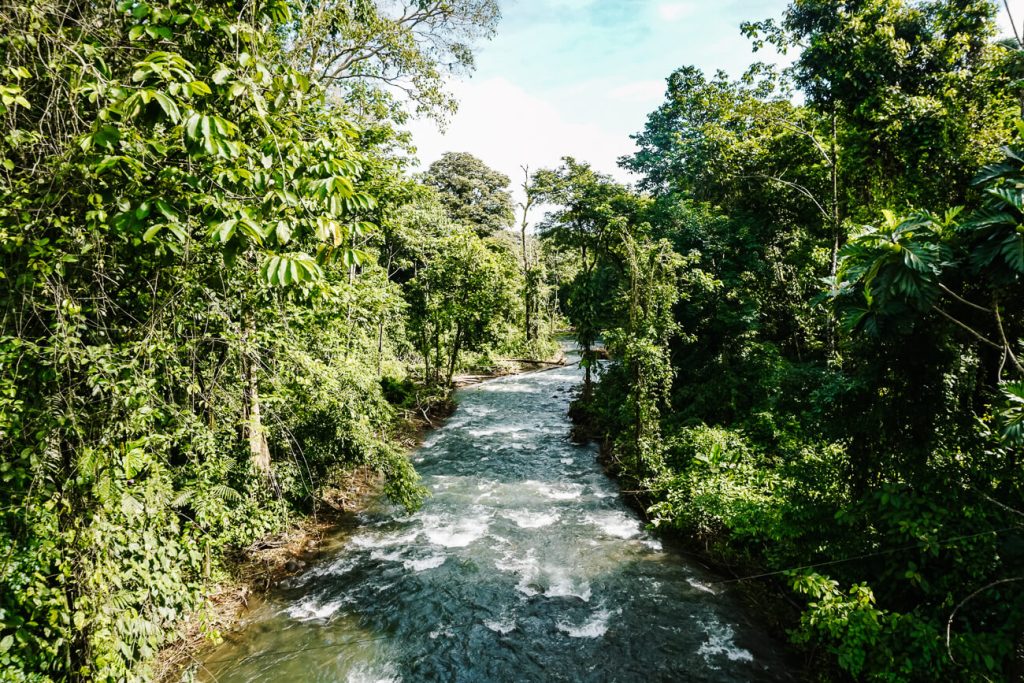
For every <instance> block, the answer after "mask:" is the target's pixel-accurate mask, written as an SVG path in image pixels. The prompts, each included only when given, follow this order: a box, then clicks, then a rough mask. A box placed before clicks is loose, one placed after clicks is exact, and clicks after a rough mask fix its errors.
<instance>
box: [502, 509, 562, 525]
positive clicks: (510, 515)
mask: <svg viewBox="0 0 1024 683" xmlns="http://www.w3.org/2000/svg"><path fill="white" fill-rule="evenodd" d="M501 516H502V517H504V518H505V519H509V520H512V521H513V522H515V523H516V526H518V527H519V528H521V529H539V528H541V527H545V526H551V525H552V524H554V523H555V522H557V521H558V518H559V516H560V515H559V514H558V511H556V510H548V511H546V512H529V511H527V510H510V511H506V512H502V513H501Z"/></svg>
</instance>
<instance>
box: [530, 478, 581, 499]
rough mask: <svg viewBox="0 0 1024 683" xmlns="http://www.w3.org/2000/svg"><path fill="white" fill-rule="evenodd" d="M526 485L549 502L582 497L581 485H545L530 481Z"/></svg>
mask: <svg viewBox="0 0 1024 683" xmlns="http://www.w3.org/2000/svg"><path fill="white" fill-rule="evenodd" d="M526 483H527V485H529V486H530V487H531V488H534V489H536V490H537V492H538V493H540V494H541V495H542V496H544V497H545V498H550V499H551V500H578V499H579V498H580V497H582V496H583V484H572V483H566V484H545V483H544V482H540V481H532V480H531V481H528V482H526Z"/></svg>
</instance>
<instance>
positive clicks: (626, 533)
mask: <svg viewBox="0 0 1024 683" xmlns="http://www.w3.org/2000/svg"><path fill="white" fill-rule="evenodd" d="M583 519H584V520H585V521H587V522H588V523H590V524H593V525H594V526H596V527H597V528H599V529H600V530H601V531H602V532H603V533H604V534H606V535H608V536H614V537H615V538H634V537H636V536H639V535H640V533H641V531H642V529H641V528H640V522H639V521H637V520H636V519H635V518H633V517H630V516H629V515H628V514H626V513H625V512H622V511H621V510H613V511H610V512H595V513H591V514H588V515H586V516H585V517H584V518H583Z"/></svg>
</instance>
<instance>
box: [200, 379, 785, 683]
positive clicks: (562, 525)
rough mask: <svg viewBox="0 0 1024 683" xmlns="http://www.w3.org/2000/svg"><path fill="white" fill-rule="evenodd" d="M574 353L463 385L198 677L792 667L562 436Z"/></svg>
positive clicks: (458, 676) (424, 676)
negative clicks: (311, 559)
mask: <svg viewBox="0 0 1024 683" xmlns="http://www.w3.org/2000/svg"><path fill="white" fill-rule="evenodd" d="M581 377H582V371H581V370H580V369H579V368H578V367H575V366H574V365H570V366H567V367H563V368H556V369H554V370H553V371H551V372H541V373H533V374H525V375H520V376H516V377H509V378H504V379H499V380H497V381H494V382H486V383H483V384H480V385H477V386H471V387H468V388H466V389H464V390H463V392H462V394H461V395H460V400H459V409H458V411H457V412H456V413H455V414H454V415H453V416H452V418H451V419H450V420H449V421H448V422H447V423H446V425H445V426H443V427H442V428H440V429H438V430H436V431H434V432H432V433H431V434H430V436H429V438H428V439H427V441H426V443H425V444H424V445H423V446H422V447H421V449H420V450H419V451H417V453H416V454H415V456H414V461H415V462H416V466H417V470H418V471H419V472H420V473H421V475H422V477H423V483H424V485H425V486H426V487H427V488H428V489H429V490H430V492H431V496H430V497H429V498H428V499H427V501H426V502H425V504H424V506H423V507H422V508H421V509H420V510H418V511H416V512H415V513H408V512H405V511H403V510H401V509H398V508H394V507H392V506H389V505H386V504H384V505H375V506H373V508H372V509H370V510H368V511H367V512H365V513H363V514H361V515H360V519H361V525H360V527H359V529H358V530H357V531H356V532H355V533H354V534H353V535H352V536H351V537H350V538H349V539H348V542H346V543H344V544H342V545H341V547H338V548H336V549H335V551H334V552H332V553H330V554H325V556H324V557H322V558H321V560H320V561H318V562H317V563H316V564H315V565H314V566H311V567H310V568H309V569H308V570H307V571H306V572H304V573H302V574H301V575H299V576H297V577H294V578H293V579H290V580H289V581H287V582H286V583H285V584H284V585H282V586H281V588H280V590H277V591H274V592H273V594H272V595H271V596H269V598H268V600H267V601H266V602H265V603H263V604H261V605H259V606H258V607H256V608H255V609H254V610H253V611H250V612H249V614H248V616H247V618H246V623H245V625H244V629H242V630H239V631H236V632H233V633H231V634H230V635H229V636H228V637H226V638H225V643H224V644H223V645H222V646H220V647H218V648H216V649H215V650H213V651H210V652H208V653H207V654H206V655H205V657H204V659H203V664H204V666H205V667H207V669H208V671H206V672H201V675H200V678H201V679H203V680H211V681H212V680H218V681H221V682H222V683H231V682H232V681H246V682H253V681H278V680H289V681H293V682H298V681H321V680H323V681H328V680H347V679H351V678H353V677H356V678H359V679H360V680H494V681H504V680H513V678H512V677H515V678H514V679H515V680H595V681H596V680H607V678H608V677H609V676H614V677H615V678H616V680H624V681H627V680H649V679H650V677H651V676H653V677H654V678H655V679H659V680H675V679H678V678H680V677H688V678H689V679H694V677H696V679H699V680H708V681H736V680H790V677H789V676H788V674H787V673H786V670H785V667H784V666H783V665H781V663H780V662H779V661H778V660H777V657H776V654H775V653H776V652H777V651H778V649H779V648H778V646H777V644H776V643H775V642H774V638H773V636H771V635H770V633H769V632H767V631H765V630H764V629H762V628H761V627H759V626H758V625H757V620H756V619H755V618H752V616H751V615H750V614H748V613H747V612H746V611H745V610H744V609H742V608H741V607H740V606H739V605H738V604H737V603H736V601H735V599H734V597H733V596H732V595H731V592H732V591H731V590H729V589H727V588H726V589H719V588H715V587H713V586H712V585H711V582H712V581H713V580H714V578H715V577H714V576H712V575H710V574H709V573H707V572H705V571H704V570H703V569H702V568H700V567H699V566H694V565H693V564H691V563H689V562H687V561H686V559H685V558H683V557H681V556H680V555H679V554H677V553H675V552H674V551H673V550H672V549H671V548H668V547H663V546H662V543H661V542H660V541H659V540H658V539H657V538H655V537H653V536H652V535H651V534H650V533H649V532H648V531H646V530H645V529H644V525H643V522H642V520H641V519H639V518H638V517H637V515H635V514H634V513H633V512H632V511H631V510H630V509H629V508H628V507H626V505H625V504H624V503H623V501H622V500H621V498H620V496H619V491H618V488H617V486H616V484H615V482H613V481H612V480H610V479H609V478H608V477H607V476H606V475H605V474H604V473H603V472H602V471H601V468H600V466H599V465H598V463H597V462H596V455H597V452H596V449H595V448H593V447H592V446H579V445H575V444H573V443H572V442H571V441H570V439H569V438H568V432H569V429H570V424H569V422H568V420H567V418H566V411H567V409H568V406H569V402H570V400H571V398H572V396H573V393H574V390H575V387H576V386H578V383H579V381H580V379H581Z"/></svg>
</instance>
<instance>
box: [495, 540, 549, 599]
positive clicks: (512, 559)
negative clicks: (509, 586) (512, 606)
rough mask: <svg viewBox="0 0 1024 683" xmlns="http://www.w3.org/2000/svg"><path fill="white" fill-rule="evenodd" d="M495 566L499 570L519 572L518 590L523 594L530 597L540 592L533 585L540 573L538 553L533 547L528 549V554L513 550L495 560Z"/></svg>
mask: <svg viewBox="0 0 1024 683" xmlns="http://www.w3.org/2000/svg"><path fill="white" fill-rule="evenodd" d="M494 566H495V567H496V568H497V569H498V570H499V571H503V572H509V573H512V574H517V575H518V576H519V583H517V584H516V590H518V591H519V592H520V593H522V594H523V595H526V596H527V597H530V596H533V595H537V594H538V592H539V591H538V590H537V589H536V588H534V587H533V585H532V584H533V583H534V582H535V581H536V579H537V576H538V575H539V574H540V567H539V566H538V564H537V553H536V551H535V550H534V549H533V548H530V549H529V550H527V551H526V555H521V554H517V553H516V552H515V551H514V550H512V551H510V552H508V553H506V554H505V556H504V557H502V558H501V559H500V560H495V562H494Z"/></svg>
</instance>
